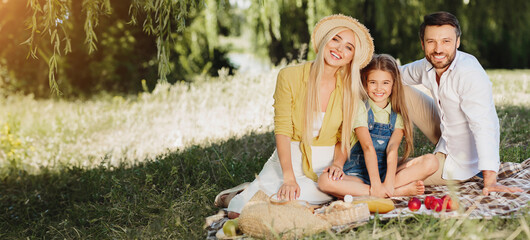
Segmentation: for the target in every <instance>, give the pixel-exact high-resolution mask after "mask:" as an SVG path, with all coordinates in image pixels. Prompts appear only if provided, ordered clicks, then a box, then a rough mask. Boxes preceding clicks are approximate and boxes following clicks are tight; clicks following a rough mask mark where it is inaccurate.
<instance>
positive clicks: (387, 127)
mask: <svg viewBox="0 0 530 240" xmlns="http://www.w3.org/2000/svg"><path fill="white" fill-rule="evenodd" d="M361 79H362V84H363V87H364V90H365V91H366V93H367V94H368V97H369V99H368V101H366V102H365V103H362V104H361V105H360V106H359V108H358V109H359V111H358V112H357V114H356V116H355V120H354V124H353V128H354V129H355V133H354V136H353V137H352V138H353V141H352V143H353V144H354V146H353V148H352V149H351V154H350V158H349V159H348V161H346V163H344V162H340V160H341V159H335V161H334V163H333V165H332V167H330V168H327V169H325V170H324V173H323V174H322V175H321V176H320V178H319V182H318V184H319V187H320V189H321V190H322V191H324V192H327V193H329V194H332V195H335V196H337V197H344V195H346V194H350V195H353V196H362V195H371V196H376V197H392V196H410V195H420V194H423V192H424V190H425V187H424V185H423V182H422V180H424V179H425V178H427V177H428V176H430V175H431V174H433V173H434V172H436V170H437V169H438V161H437V160H436V158H435V157H434V155H433V154H427V155H423V156H421V157H418V158H415V159H412V160H410V161H408V162H406V163H403V164H400V165H399V166H398V148H399V145H400V143H401V139H402V138H403V136H405V142H406V144H405V151H404V154H403V159H407V157H408V156H409V154H410V153H411V151H412V149H413V141H412V130H413V129H412V123H411V121H410V119H409V117H408V114H407V107H406V106H405V101H404V96H403V84H402V83H401V75H400V72H399V68H398V65H397V63H396V60H395V59H394V58H393V57H391V56H390V55H386V54H381V55H374V57H373V58H372V61H370V63H369V64H368V66H366V68H364V69H363V70H362V72H361ZM339 166H343V168H341V167H339Z"/></svg>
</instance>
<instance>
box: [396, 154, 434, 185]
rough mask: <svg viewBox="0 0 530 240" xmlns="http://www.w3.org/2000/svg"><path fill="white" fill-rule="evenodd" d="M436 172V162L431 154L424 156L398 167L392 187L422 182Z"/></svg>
mask: <svg viewBox="0 0 530 240" xmlns="http://www.w3.org/2000/svg"><path fill="white" fill-rule="evenodd" d="M436 170H438V160H437V159H436V157H435V156H434V155H433V154H425V155H423V156H420V157H417V158H414V159H412V160H410V161H408V162H406V163H404V164H401V165H399V166H398V168H397V170H396V181H395V184H394V186H395V187H396V188H399V187H401V186H405V185H407V184H409V183H412V182H415V181H418V180H424V179H426V178H427V177H429V176H430V175H432V174H433V173H435V172H436Z"/></svg>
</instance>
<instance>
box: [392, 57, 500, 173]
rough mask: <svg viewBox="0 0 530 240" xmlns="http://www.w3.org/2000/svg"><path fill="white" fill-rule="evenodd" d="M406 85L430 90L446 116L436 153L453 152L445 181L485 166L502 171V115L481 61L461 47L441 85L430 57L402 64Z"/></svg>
mask: <svg viewBox="0 0 530 240" xmlns="http://www.w3.org/2000/svg"><path fill="white" fill-rule="evenodd" d="M401 71H402V73H403V82H404V83H405V84H406V85H417V84H423V86H425V87H426V88H427V89H429V90H430V91H431V93H432V96H433V97H434V101H435V102H436V107H437V110H438V113H439V115H440V118H441V119H440V122H441V123H440V129H441V132H442V136H441V138H440V140H439V141H438V144H437V145H436V149H435V152H443V153H445V154H447V157H446V160H445V165H444V166H443V168H444V169H443V175H442V177H443V178H444V179H456V180H465V179H468V178H470V177H472V176H474V175H476V174H477V173H478V172H480V171H482V170H492V171H495V172H498V171H499V166H500V159H499V141H500V140H499V139H500V132H499V129H500V128H499V118H498V116H497V112H496V110H495V104H494V103H493V95H492V87H491V86H492V84H491V81H490V80H489V77H488V75H487V74H486V71H484V69H483V68H482V66H481V65H480V63H479V62H478V60H477V59H476V58H475V57H474V56H472V55H470V54H467V53H465V52H461V51H457V53H456V56H455V59H454V61H453V62H452V63H451V65H450V66H449V68H448V69H447V71H445V72H444V73H443V74H442V76H441V78H440V86H438V84H437V83H436V71H435V69H434V67H433V66H432V64H431V63H429V62H428V61H427V60H426V59H425V58H423V59H421V60H418V61H415V62H412V63H409V64H406V65H404V66H402V67H401Z"/></svg>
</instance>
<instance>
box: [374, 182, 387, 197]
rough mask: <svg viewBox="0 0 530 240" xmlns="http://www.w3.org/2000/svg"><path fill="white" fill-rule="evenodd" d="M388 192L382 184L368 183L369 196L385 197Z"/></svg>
mask: <svg viewBox="0 0 530 240" xmlns="http://www.w3.org/2000/svg"><path fill="white" fill-rule="evenodd" d="M390 195H391V194H390V193H389V192H388V191H387V189H386V188H385V187H384V185H383V184H381V183H380V184H372V185H370V196H374V197H380V198H386V197H390Z"/></svg>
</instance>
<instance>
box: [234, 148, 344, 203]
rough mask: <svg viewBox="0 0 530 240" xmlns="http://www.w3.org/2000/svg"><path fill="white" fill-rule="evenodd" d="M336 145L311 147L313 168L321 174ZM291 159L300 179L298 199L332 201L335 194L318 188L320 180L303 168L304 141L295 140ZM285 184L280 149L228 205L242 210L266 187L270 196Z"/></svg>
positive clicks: (264, 190)
mask: <svg viewBox="0 0 530 240" xmlns="http://www.w3.org/2000/svg"><path fill="white" fill-rule="evenodd" d="M334 150H335V146H311V151H312V155H313V171H315V173H316V174H317V175H318V176H320V174H322V171H324V169H325V168H326V167H329V166H330V165H331V164H332V163H333V154H334ZM291 162H292V164H293V171H294V175H295V177H296V182H297V183H298V186H300V197H299V198H298V199H300V200H305V201H308V202H309V203H310V204H322V203H325V202H329V201H331V200H332V197H331V196H330V195H328V194H326V193H323V192H321V191H320V190H319V189H318V185H317V183H316V182H314V181H313V180H311V179H310V178H308V177H306V176H305V175H304V172H303V171H302V152H301V151H300V142H291ZM282 184H283V173H282V167H281V165H280V160H279V158H278V153H277V150H274V153H272V156H271V157H270V158H269V160H268V161H267V162H266V163H265V165H264V166H263V169H262V170H261V172H260V173H259V175H258V177H257V178H256V179H255V180H254V181H253V182H252V183H251V184H250V185H249V186H248V187H247V188H246V189H245V190H244V191H243V192H241V193H240V194H238V195H236V196H235V197H234V198H232V200H231V201H230V204H229V205H228V209H227V210H228V211H232V212H237V213H240V212H241V210H242V209H243V206H245V204H246V203H247V202H248V201H250V199H251V198H252V197H253V196H254V194H256V192H258V191H259V190H262V191H263V192H265V194H267V195H269V196H270V195H272V194H274V193H276V192H278V190H279V189H280V187H281V186H282Z"/></svg>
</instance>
